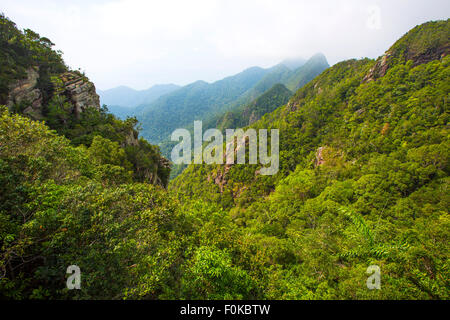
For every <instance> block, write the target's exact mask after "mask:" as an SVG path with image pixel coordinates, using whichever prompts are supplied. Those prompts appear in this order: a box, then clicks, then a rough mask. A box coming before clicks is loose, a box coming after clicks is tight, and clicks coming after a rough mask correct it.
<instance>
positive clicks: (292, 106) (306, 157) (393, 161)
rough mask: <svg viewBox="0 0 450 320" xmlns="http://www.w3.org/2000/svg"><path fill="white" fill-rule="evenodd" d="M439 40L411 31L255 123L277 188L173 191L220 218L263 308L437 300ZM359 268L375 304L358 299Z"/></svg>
mask: <svg viewBox="0 0 450 320" xmlns="http://www.w3.org/2000/svg"><path fill="white" fill-rule="evenodd" d="M449 39H450V21H449V20H447V21H437V22H429V23H426V24H423V25H421V26H417V27H416V28H414V29H412V30H411V31H410V32H408V33H407V34H406V35H405V36H404V37H402V38H401V39H400V40H399V41H397V42H396V43H395V44H394V45H393V46H392V47H391V48H390V49H389V50H388V51H387V53H386V54H385V55H384V56H382V57H380V58H379V59H378V60H377V61H372V60H369V59H363V60H349V61H344V62H341V63H338V64H336V65H334V66H333V67H331V68H329V69H327V70H326V71H324V72H323V73H322V74H321V75H320V76H318V77H317V78H315V79H314V80H313V81H312V82H310V83H308V84H307V85H306V86H304V87H303V88H301V89H300V90H298V91H297V92H296V94H295V95H294V97H293V98H292V99H291V100H290V101H289V102H288V103H287V105H285V106H283V107H280V108H278V109H277V110H275V111H274V112H272V113H270V114H266V115H265V116H264V117H263V118H262V119H261V120H260V121H258V122H256V123H254V124H253V125H252V126H251V127H252V128H255V129H262V128H264V129H271V128H273V129H275V128H276V129H279V130H280V154H279V157H280V170H279V172H278V173H277V174H276V175H274V176H262V175H261V174H260V173H259V168H260V165H190V166H189V167H188V168H187V169H186V170H185V171H184V172H183V173H182V174H181V175H180V176H179V177H177V178H176V179H175V180H174V181H173V182H172V183H171V187H172V189H173V190H174V191H176V192H178V194H179V197H180V199H183V201H189V199H198V198H201V199H204V201H207V202H212V203H220V204H221V205H222V207H223V208H224V209H225V210H226V211H227V212H228V214H229V217H230V218H231V219H232V220H233V222H234V223H235V224H236V225H238V226H240V227H241V228H242V230H244V231H243V232H245V234H246V235H247V236H245V237H244V239H247V242H246V243H247V244H246V245H247V246H251V247H252V248H254V250H255V251H256V252H258V254H261V255H262V256H263V257H254V258H250V261H247V264H246V265H248V266H252V265H258V264H260V263H261V264H263V265H264V267H261V268H260V269H258V271H255V273H254V274H255V277H256V278H259V279H261V282H262V283H264V285H263V286H264V287H265V288H266V290H267V291H266V294H267V295H268V296H269V297H272V298H275V297H280V296H281V297H282V298H287V299H311V298H318V297H322V298H324V297H327V298H338V297H339V298H350V299H354V298H358V299H364V298H378V299H385V298H388V299H389V298H395V299H401V298H407V297H415V298H419V299H448V297H449V291H448V286H447V284H446V280H445V279H448V277H449V273H448V270H449V269H448V267H449V265H448V258H447V257H448V255H449V254H450V252H449V248H448V246H446V245H444V243H448V241H449V235H448V228H449V220H448V208H449V205H448V204H449V203H450V198H449V193H448V184H449V173H450V167H449V150H450V141H449V128H448V123H449V120H450V118H449V101H448V95H449V93H450V86H449V84H450V57H449V56H448V54H449V53H450V49H449ZM239 241H244V242H245V240H243V239H240V240H239ZM251 243H254V246H252V245H251ZM261 247H264V249H261ZM370 265H377V266H378V267H380V268H381V272H382V274H383V279H384V280H382V282H383V284H382V286H383V287H382V290H372V291H370V290H367V288H366V286H365V280H366V279H365V271H366V269H367V267H368V266H370ZM250 268H251V267H250ZM252 269H253V268H252ZM253 270H254V269H253ZM287 270H288V271H287Z"/></svg>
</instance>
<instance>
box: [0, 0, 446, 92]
mask: <svg viewBox="0 0 450 320" xmlns="http://www.w3.org/2000/svg"><path fill="white" fill-rule="evenodd" d="M0 12H3V13H4V14H5V15H6V16H7V17H8V18H10V19H11V20H13V21H14V22H15V23H16V24H17V25H18V27H19V28H29V29H32V30H34V31H36V32H37V33H39V34H40V35H41V36H45V37H47V38H49V39H50V40H52V42H54V43H55V44H56V45H55V48H56V49H59V50H61V51H63V52H64V55H63V57H64V60H65V61H66V63H67V64H68V65H69V66H70V67H71V68H73V69H81V70H82V71H84V72H85V73H86V75H87V76H88V77H89V78H90V79H91V80H92V81H93V82H94V83H95V85H96V87H97V88H98V89H101V90H106V89H110V88H113V87H116V86H120V85H125V86H128V87H131V88H134V89H137V90H142V89H147V88H149V87H151V86H152V85H155V84H164V83H175V84H178V85H186V84H188V83H191V82H194V81H196V80H204V81H208V82H213V81H216V80H219V79H222V78H224V77H226V76H230V75H233V74H236V73H238V72H240V71H242V70H244V69H246V68H249V67H252V66H260V67H263V68H266V67H271V66H273V65H276V64H277V63H279V62H280V61H282V60H283V59H286V58H298V57H302V58H308V57H310V56H312V55H313V54H315V53H317V52H322V53H323V54H325V56H326V57H327V59H328V62H329V63H330V65H333V64H335V63H337V62H339V61H342V60H346V59H351V58H363V57H369V58H377V57H378V56H380V55H382V54H383V53H384V51H386V50H387V49H388V48H389V47H390V46H391V45H392V44H393V43H394V42H395V41H396V40H397V39H398V38H400V37H401V36H402V35H403V34H405V33H406V32H407V31H408V30H409V29H411V28H413V27H414V26H416V25H418V24H421V23H424V22H426V21H429V20H438V19H448V18H449V15H450V1H448V0H426V1H425V0H386V1H385V0H367V1H365V0H314V1H312V0H309V1H303V0H276V1H271V0H159V1H153V0H109V1H108V0H89V1H88V0H78V1H68V0H67V1H66V0H39V1H36V0H2V3H1V4H0Z"/></svg>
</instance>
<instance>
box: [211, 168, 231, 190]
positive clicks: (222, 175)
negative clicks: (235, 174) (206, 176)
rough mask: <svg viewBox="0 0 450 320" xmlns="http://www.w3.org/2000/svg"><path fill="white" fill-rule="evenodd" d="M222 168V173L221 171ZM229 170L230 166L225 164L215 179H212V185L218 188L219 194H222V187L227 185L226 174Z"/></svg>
mask: <svg viewBox="0 0 450 320" xmlns="http://www.w3.org/2000/svg"><path fill="white" fill-rule="evenodd" d="M222 168H224V169H223V171H222ZM230 169H231V164H226V165H225V166H223V167H221V169H220V170H219V171H218V172H217V175H216V177H215V178H214V183H215V184H216V185H218V186H219V190H220V193H223V189H224V186H225V185H226V184H227V182H228V181H227V174H228V171H230Z"/></svg>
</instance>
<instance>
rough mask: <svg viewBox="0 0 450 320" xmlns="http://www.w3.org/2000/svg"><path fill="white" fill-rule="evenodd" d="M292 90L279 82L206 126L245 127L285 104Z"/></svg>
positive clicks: (221, 127)
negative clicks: (246, 103) (244, 104)
mask: <svg viewBox="0 0 450 320" xmlns="http://www.w3.org/2000/svg"><path fill="white" fill-rule="evenodd" d="M291 96H292V92H291V91H289V89H287V88H286V87H285V86H284V85H282V84H280V83H278V84H276V85H274V86H273V87H272V88H270V89H269V90H267V91H266V92H264V93H263V94H262V95H260V96H259V97H257V98H256V99H255V100H253V101H252V102H251V103H249V104H248V105H246V106H244V107H241V108H237V109H236V110H233V111H229V112H226V113H225V114H224V115H222V116H220V117H219V118H218V119H213V121H212V123H211V125H209V124H208V123H207V124H206V125H205V128H209V127H211V128H217V129H219V130H222V131H223V130H225V129H233V128H243V127H247V126H249V125H251V124H252V123H254V122H256V121H257V120H259V119H260V118H261V117H262V116H263V115H265V114H266V113H270V112H272V111H274V110H275V109H276V108H278V107H279V106H282V105H285V104H286V103H287V102H288V101H289V99H290V97H291Z"/></svg>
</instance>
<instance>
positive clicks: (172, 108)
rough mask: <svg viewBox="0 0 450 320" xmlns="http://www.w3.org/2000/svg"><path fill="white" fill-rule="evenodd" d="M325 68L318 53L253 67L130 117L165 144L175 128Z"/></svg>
mask: <svg viewBox="0 0 450 320" xmlns="http://www.w3.org/2000/svg"><path fill="white" fill-rule="evenodd" d="M328 67H329V64H328V62H327V59H326V58H325V56H324V55H323V54H320V53H319V54H316V55H314V56H313V57H311V58H310V59H308V60H307V61H304V60H302V59H291V60H285V61H283V62H282V63H280V64H278V65H276V66H274V67H271V68H267V69H264V68H260V67H252V68H249V69H246V70H244V71H242V72H241V73H238V74H236V75H234V76H230V77H227V78H225V79H222V80H219V81H216V82H213V83H207V82H205V81H196V82H194V83H192V84H189V85H187V86H184V87H182V88H179V89H177V90H174V91H172V92H170V93H167V94H164V95H161V96H160V97H159V98H157V99H156V100H154V101H153V102H150V103H148V104H142V105H140V106H138V107H136V108H135V109H134V110H133V111H132V113H131V114H133V115H135V116H136V117H137V118H138V120H139V121H140V122H141V125H142V135H143V136H144V137H145V138H146V139H147V140H149V141H151V142H152V143H157V144H159V143H161V142H163V141H167V140H168V139H169V135H170V133H171V132H172V131H173V130H174V129H176V128H183V127H189V126H190V125H192V123H193V121H194V120H210V119H213V118H215V117H218V116H220V115H222V114H224V113H226V112H228V111H232V110H235V109H236V108H240V107H242V106H245V105H247V104H249V103H250V102H251V101H253V100H255V99H256V98H258V97H259V96H261V95H262V94H263V93H264V92H266V91H267V90H269V89H271V88H272V87H273V86H274V85H275V84H277V83H281V84H283V85H285V86H286V87H287V88H288V89H289V90H291V91H292V92H294V91H295V90H297V89H298V88H300V87H302V86H303V85H305V84H306V83H307V82H308V81H310V80H312V79H313V78H314V77H316V76H317V75H319V74H320V73H322V71H323V70H325V69H326V68H328ZM116 104H117V103H116ZM121 111H123V110H121ZM111 112H113V113H114V112H115V111H114V110H111Z"/></svg>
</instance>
